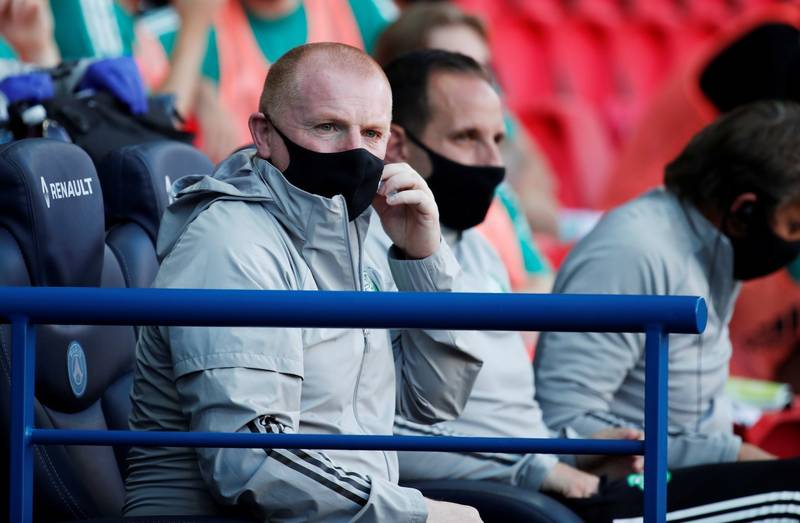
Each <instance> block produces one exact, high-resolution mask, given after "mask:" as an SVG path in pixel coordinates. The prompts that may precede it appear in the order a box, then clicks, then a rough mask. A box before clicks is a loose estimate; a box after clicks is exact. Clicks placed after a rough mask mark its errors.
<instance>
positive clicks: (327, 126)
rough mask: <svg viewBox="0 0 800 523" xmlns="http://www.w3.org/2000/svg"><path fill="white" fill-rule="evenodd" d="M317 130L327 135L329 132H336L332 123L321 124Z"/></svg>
mask: <svg viewBox="0 0 800 523" xmlns="http://www.w3.org/2000/svg"><path fill="white" fill-rule="evenodd" d="M317 129H319V130H320V131H323V132H326V133H327V132H331V131H333V130H335V129H336V126H335V125H333V124H332V123H321V124H319V125H317Z"/></svg>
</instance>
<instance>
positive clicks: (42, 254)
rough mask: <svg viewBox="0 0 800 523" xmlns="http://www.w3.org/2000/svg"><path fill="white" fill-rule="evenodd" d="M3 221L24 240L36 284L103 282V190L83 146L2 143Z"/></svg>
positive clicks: (33, 140)
mask: <svg viewBox="0 0 800 523" xmlns="http://www.w3.org/2000/svg"><path fill="white" fill-rule="evenodd" d="M0 227H3V228H5V229H7V230H8V231H9V232H10V233H11V235H12V236H13V237H14V239H15V240H16V241H17V243H18V244H19V247H20V251H21V252H22V256H23V257H24V258H25V264H26V265H27V268H28V273H29V275H30V279H31V284H32V285H48V286H76V287H86V286H96V285H99V284H100V279H101V272H102V266H103V248H104V241H105V236H104V235H105V227H104V221H103V193H102V191H101V189H100V183H99V181H98V179H97V173H96V171H95V169H94V165H93V164H92V161H91V159H90V158H89V156H88V155H87V154H86V153H85V152H84V151H83V150H82V149H81V148H80V147H78V146H76V145H72V144H69V143H64V142H59V141H55V140H46V139H43V138H30V139H26V140H20V141H18V142H12V143H9V144H6V145H3V146H2V147H0ZM1 255H2V254H0V256H1Z"/></svg>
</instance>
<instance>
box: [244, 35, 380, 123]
mask: <svg viewBox="0 0 800 523" xmlns="http://www.w3.org/2000/svg"><path fill="white" fill-rule="evenodd" d="M319 68H324V69H327V70H330V71H342V72H347V73H351V74H355V75H358V76H361V77H364V78H369V77H373V78H375V77H377V78H380V79H382V80H383V81H386V83H387V85H388V81H387V80H386V75H384V73H383V69H381V67H380V66H379V65H378V64H377V63H376V62H375V61H374V60H373V59H372V58H370V56H369V55H368V54H366V53H365V52H363V51H361V50H360V49H357V48H355V47H352V46H349V45H345V44H338V43H333V42H322V43H313V44H306V45H301V46H299V47H295V48H294V49H292V50H290V51H289V52H287V53H286V54H284V55H283V56H282V57H281V58H280V59H278V61H277V62H275V63H274V64H272V65H271V66H270V68H269V73H268V74H267V78H266V80H265V81H264V89H263V91H262V92H261V99H260V100H259V104H258V110H259V112H262V113H264V114H266V115H270V116H272V115H276V114H278V113H280V112H282V111H283V110H284V109H285V108H286V107H287V105H289V104H290V103H291V102H292V101H293V100H294V98H295V97H296V96H297V94H298V92H299V86H300V84H301V83H302V81H303V78H304V77H305V76H306V74H307V72H308V71H313V70H315V69H316V70H319Z"/></svg>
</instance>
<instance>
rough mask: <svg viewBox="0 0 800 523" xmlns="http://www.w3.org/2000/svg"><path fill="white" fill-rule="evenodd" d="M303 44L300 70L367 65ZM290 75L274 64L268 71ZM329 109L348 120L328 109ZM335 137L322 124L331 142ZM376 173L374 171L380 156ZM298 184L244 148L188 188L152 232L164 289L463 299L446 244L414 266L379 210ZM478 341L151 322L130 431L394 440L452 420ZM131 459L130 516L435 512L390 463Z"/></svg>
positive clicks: (324, 457)
mask: <svg viewBox="0 0 800 523" xmlns="http://www.w3.org/2000/svg"><path fill="white" fill-rule="evenodd" d="M308 47H310V48H313V49H312V50H311V51H306V53H307V54H306V55H304V56H309V55H310V56H311V58H307V57H304V58H302V59H304V60H309V61H311V60H312V59H314V60H315V59H317V56H323V54H324V53H328V52H329V51H331V50H332V51H333V52H340V51H341V52H344V53H345V54H346V58H348V59H350V60H353V59H355V60H361V59H362V58H361V56H360V54H359V55H358V56H354V53H361V52H360V51H356V50H354V49H352V48H346V49H342V48H345V47H346V46H339V45H338V44H320V45H319V46H316V47H315V46H314V45H313V44H312V46H308ZM319 49H322V50H319ZM314 53H316V54H314ZM325 56H328V55H327V54H325ZM290 58H292V57H290ZM294 58H297V55H294ZM364 58H366V55H364ZM328 59H329V60H331V61H332V62H333V63H334V65H335V66H338V67H340V69H332V70H331V72H330V73H328V74H329V76H328V78H332V79H333V80H336V81H343V80H342V79H344V80H349V79H350V78H351V76H348V75H352V74H353V73H352V72H349V71H347V70H346V69H341V68H346V67H347V66H349V65H350V64H351V62H348V61H347V60H345V61H341V60H339V61H337V60H336V55H332V56H330V57H329V58H328ZM276 67H277V68H278V69H276ZM280 67H283V65H282V64H280V63H276V64H273V69H272V70H271V71H278V70H280ZM369 67H372V66H369V65H368V66H367V69H368V70H369ZM375 67H377V66H376V65H375ZM378 72H379V74H380V70H379V69H378ZM359 73H361V71H359ZM270 74H272V72H270ZM276 74H278V73H276ZM368 80H369V81H372V82H373V83H371V84H368V85H372V86H374V85H378V87H380V82H385V78H383V77H382V74H381V77H380V78H379V79H378V80H374V79H369V78H368ZM321 81H322V82H323V83H324V82H325V81H327V80H325V79H323V80H321ZM359 81H361V80H359ZM375 82H378V83H377V84H376V83H375ZM268 85H269V84H268ZM335 87H336V86H334V87H331V90H334V88H335ZM387 92H388V85H387ZM332 105H333V106H334V109H335V108H336V107H341V106H335V104H330V103H329V105H328V106H327V107H328V108H330V107H331V106H332ZM305 109H306V108H305V106H304V110H305ZM387 110H388V108H387ZM253 118H254V117H251V125H252V122H253ZM259 118H260V119H261V121H262V122H263V121H264V119H265V116H264V115H260V116H259ZM386 126H387V128H388V115H387V122H386ZM329 130H330V129H329V127H328V126H327V125H325V126H323V127H322V129H321V132H323V133H327V132H329ZM278 132H279V131H278ZM272 139H276V140H277V138H276V137H272ZM282 139H283V140H284V141H285V143H286V144H287V145H286V147H287V150H288V151H290V154H291V160H290V161H291V162H296V165H299V164H300V163H301V162H302V159H303V156H302V155H301V153H302V151H301V150H300V147H299V146H297V145H292V146H291V148H290V145H289V144H290V143H291V142H289V141H288V138H285V137H284V138H282ZM257 143H258V142H257ZM304 154H306V156H309V157H312V158H314V157H317V155H319V154H320V153H315V152H307V153H304ZM353 155H358V156H357V159H360V160H359V161H361V160H363V159H364V158H367V159H369V157H370V156H369V155H368V154H366V153H364V151H363V150H355V149H354V150H349V151H346V152H345V153H341V154H340V153H334V154H332V155H330V156H324V155H323V156H324V158H325V159H326V163H325V165H329V166H330V167H331V169H333V167H334V165H335V162H336V161H338V160H337V159H341V158H342V157H343V156H344V157H348V156H350V157H352V156H353ZM365 161H368V160H365ZM290 165H291V163H290ZM378 167H379V170H378V174H380V169H383V163H382V161H380V160H378ZM387 168H388V167H387ZM406 169H407V168H406ZM290 172H291V171H290V170H289V169H285V170H284V172H281V171H279V170H278V169H276V168H275V167H274V166H273V165H272V164H271V163H270V162H268V161H266V160H264V159H262V158H261V157H260V156H259V155H258V154H257V153H256V151H255V150H254V149H245V150H242V151H240V152H237V153H235V154H233V155H232V156H230V157H229V158H228V159H227V160H226V161H224V162H223V163H222V164H221V165H220V166H218V167H217V169H216V170H215V172H214V174H213V175H211V176H190V177H185V178H182V179H180V180H178V181H177V182H176V183H175V185H174V190H175V191H176V193H177V199H176V201H175V202H174V203H173V204H172V205H171V206H170V207H169V209H168V210H167V212H166V214H165V216H164V218H163V221H162V224H161V229H160V231H159V239H158V254H159V257H160V259H161V267H160V270H159V273H158V276H157V278H156V281H155V286H156V287H171V288H187V287H188V288H227V289H269V290H274V289H278V290H328V291H330V290H350V291H354V290H358V291H370V290H378V289H380V290H384V291H391V290H395V289H399V290H413V291H432V292H433V291H437V292H440V291H452V290H458V289H459V288H460V287H459V285H460V267H459V264H458V262H457V261H456V260H455V258H454V257H453V255H452V253H451V251H450V249H449V248H448V246H447V244H446V243H444V242H443V241H440V243H439V246H438V248H436V250H435V252H433V254H432V255H430V256H428V257H426V258H422V259H409V258H408V257H407V256H406V255H404V253H403V252H401V251H400V250H399V248H398V247H396V246H392V247H391V248H390V249H388V250H387V249H386V248H385V247H378V248H373V249H368V248H367V246H366V243H365V241H366V238H368V237H369V235H370V234H371V232H370V230H369V228H370V219H371V215H372V214H373V210H372V208H369V207H368V208H366V209H365V210H364V211H363V212H361V211H359V212H358V216H357V217H356V218H355V219H353V220H350V219H349V210H348V209H349V206H350V205H351V204H352V202H353V201H354V200H351V199H348V198H345V197H344V196H343V195H341V194H339V195H336V196H333V197H324V196H321V195H317V194H313V193H310V192H307V191H305V190H303V189H301V188H299V187H297V186H295V185H294V184H293V183H290V182H289V181H288V179H287V177H288V176H289V173H290ZM406 172H408V171H406ZM384 173H385V171H384ZM301 174H302V173H301ZM315 174H317V175H318V176H324V175H325V174H326V173H324V172H319V173H315ZM413 174H414V175H416V173H413ZM292 175H293V176H298V173H297V172H294V173H292ZM331 176H333V174H331ZM416 176H417V177H418V175H416ZM420 181H421V179H420ZM298 183H300V182H298ZM386 183H388V182H386ZM375 187H377V179H375ZM375 187H373V188H372V192H371V193H370V194H369V195H368V196H369V200H367V202H369V201H370V200H371V199H372V198H373V195H374V194H375V193H374V191H375ZM398 194H401V195H402V194H403V193H402V192H399V193H398ZM431 201H432V200H431ZM387 271H389V272H391V274H389V272H387ZM342 307H347V303H346V302H343V303H342ZM472 336H473V335H472V334H471V333H469V332H448V331H422V330H413V329H410V330H404V331H401V332H397V333H394V335H393V336H392V337H391V338H390V335H389V333H388V332H387V331H385V330H373V329H331V328H313V329H312V328H309V329H305V328H269V329H259V328H205V327H203V328H201V327H193V328H183V327H147V328H144V329H143V330H142V333H141V338H140V340H139V345H138V350H137V357H136V369H135V378H134V386H133V393H132V399H133V411H132V414H131V418H130V424H131V427H132V428H133V429H134V430H177V431H186V430H192V431H221V432H237V431H238V432H258V433H290V432H295V433H298V432H299V433H318V434H391V433H392V425H393V420H394V416H395V413H402V414H403V415H404V416H407V417H409V418H410V419H414V420H416V421H418V422H421V423H431V422H436V421H440V420H443V419H452V418H453V417H456V416H457V415H458V414H459V413H460V412H461V410H462V408H463V406H464V403H465V402H466V399H467V397H468V395H469V391H470V389H471V386H472V384H473V382H474V380H475V378H476V376H477V374H478V372H479V370H480V367H481V361H480V359H479V358H478V357H477V352H476V351H475V350H473V348H472V347H473V345H474V341H473V338H472ZM128 464H129V468H128V471H129V473H128V477H127V480H126V491H127V495H126V506H125V515H126V516H140V515H156V514H158V515H165V514H180V515H216V514H228V513H230V512H229V511H228V510H227V509H225V508H223V506H225V505H228V506H229V505H236V506H237V507H239V508H241V509H245V512H246V513H247V514H248V515H251V516H252V515H255V516H256V517H258V518H259V519H262V520H269V521H326V522H327V521H332V522H338V521H350V520H352V521H359V522H378V521H398V522H400V521H408V522H414V523H417V522H423V521H425V520H426V517H428V516H429V507H430V505H427V507H426V500H424V499H423V497H422V495H421V494H420V493H419V492H418V491H416V490H414V489H409V488H403V487H399V486H398V485H397V481H398V465H397V457H396V455H395V453H394V452H364V451H317V450H289V449H209V448H202V449H188V448H161V447H156V448H146V447H134V448H133V449H131V452H130V455H129V460H128ZM469 510H472V509H469ZM473 512H474V511H473Z"/></svg>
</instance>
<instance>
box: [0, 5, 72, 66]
mask: <svg viewBox="0 0 800 523" xmlns="http://www.w3.org/2000/svg"><path fill="white" fill-rule="evenodd" d="M0 58H5V59H12V60H19V61H21V62H26V63H29V64H34V65H37V66H40V67H54V66H56V65H57V64H58V63H59V62H60V61H61V56H60V53H59V51H58V46H57V45H56V42H55V40H54V37H53V17H52V14H51V13H50V7H49V3H48V0H0Z"/></svg>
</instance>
